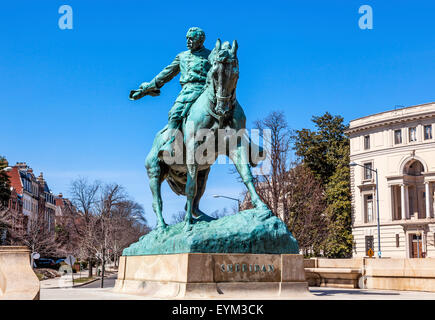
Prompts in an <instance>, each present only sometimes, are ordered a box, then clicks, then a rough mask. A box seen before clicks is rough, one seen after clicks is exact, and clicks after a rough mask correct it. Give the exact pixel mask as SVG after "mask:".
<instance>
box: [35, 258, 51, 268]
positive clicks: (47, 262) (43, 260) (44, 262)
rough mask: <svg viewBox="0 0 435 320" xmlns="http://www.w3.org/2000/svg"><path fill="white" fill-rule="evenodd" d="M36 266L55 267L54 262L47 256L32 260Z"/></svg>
mask: <svg viewBox="0 0 435 320" xmlns="http://www.w3.org/2000/svg"><path fill="white" fill-rule="evenodd" d="M34 262H35V264H36V267H38V268H53V269H56V263H55V262H54V260H53V259H49V258H39V259H36V260H34Z"/></svg>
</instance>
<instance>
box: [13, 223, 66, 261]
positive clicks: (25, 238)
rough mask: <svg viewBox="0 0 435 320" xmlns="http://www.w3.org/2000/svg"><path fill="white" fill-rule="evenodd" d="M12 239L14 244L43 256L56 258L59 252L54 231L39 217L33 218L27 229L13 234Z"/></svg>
mask: <svg viewBox="0 0 435 320" xmlns="http://www.w3.org/2000/svg"><path fill="white" fill-rule="evenodd" d="M11 238H12V239H13V240H12V241H13V242H15V243H17V244H18V243H19V244H22V245H25V246H27V247H28V248H29V249H30V250H31V251H32V252H38V253H39V254H40V255H41V256H55V255H57V253H58V250H59V245H58V243H57V242H56V239H55V235H54V230H49V228H48V226H47V222H46V221H44V219H42V218H41V217H39V216H36V217H31V218H30V219H29V220H28V222H27V228H23V229H19V230H17V231H13V232H11Z"/></svg>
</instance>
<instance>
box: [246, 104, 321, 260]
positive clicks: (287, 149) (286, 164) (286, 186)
mask: <svg viewBox="0 0 435 320" xmlns="http://www.w3.org/2000/svg"><path fill="white" fill-rule="evenodd" d="M256 127H257V128H258V129H260V130H264V129H269V130H270V133H271V134H270V139H271V140H270V141H267V142H268V144H269V145H270V150H269V151H268V152H269V154H268V157H269V159H270V166H271V170H270V173H268V174H264V175H261V176H258V177H257V178H256V181H255V185H256V189H257V191H258V194H259V196H260V197H261V198H262V200H263V201H264V202H265V203H266V204H267V205H268V207H269V208H270V209H271V210H272V212H273V213H274V214H275V215H276V216H278V217H279V218H280V219H281V220H282V221H283V222H284V223H285V224H286V225H287V226H288V227H289V229H290V230H291V231H292V233H293V235H294V236H295V238H296V239H297V240H298V243H299V246H300V248H301V249H302V250H304V252H305V253H308V252H315V253H316V252H318V250H319V247H320V245H321V242H322V241H323V240H324V239H325V236H326V227H325V226H326V220H325V219H326V218H325V216H324V210H325V208H326V204H325V200H324V197H325V194H324V190H323V188H322V184H321V183H320V182H319V181H317V180H316V178H315V177H314V175H313V174H312V173H311V171H310V170H309V169H308V168H306V167H305V166H303V165H302V164H300V163H297V162H292V161H290V156H291V150H292V149H291V143H292V140H291V137H292V135H291V131H290V129H289V127H288V125H287V122H286V121H285V118H284V114H283V112H272V113H271V114H269V115H268V116H267V117H266V118H265V119H263V120H259V121H257V122H256ZM251 207H252V204H251V203H250V198H249V195H248V194H247V195H246V196H245V200H244V201H243V204H242V208H243V209H247V208H251Z"/></svg>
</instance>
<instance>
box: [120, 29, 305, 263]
mask: <svg viewBox="0 0 435 320" xmlns="http://www.w3.org/2000/svg"><path fill="white" fill-rule="evenodd" d="M186 37H187V46H188V48H189V50H188V51H185V52H182V53H180V54H179V55H177V57H176V58H175V60H174V61H173V62H172V64H170V65H169V66H168V67H166V68H165V69H164V70H163V71H162V72H160V73H159V74H158V75H157V76H156V77H155V78H154V79H153V80H152V81H151V82H149V83H147V82H145V83H143V84H142V85H141V86H140V88H139V89H138V90H133V91H131V92H130V99H131V100H137V99H140V98H142V97H143V96H145V95H151V96H156V95H159V94H160V88H161V87H162V86H163V84H164V83H166V82H168V81H170V80H171V79H172V78H173V77H175V76H176V75H177V74H178V73H179V72H180V73H181V77H180V83H181V85H182V90H181V92H180V94H179V96H178V97H177V100H176V102H175V103H174V105H173V107H172V109H171V110H170V112H169V121H168V124H167V125H166V126H165V127H164V128H163V129H162V130H161V131H159V132H158V133H157V135H156V137H155V139H154V143H153V146H152V149H151V151H150V153H149V154H148V156H147V159H146V168H147V172H148V177H149V180H150V188H151V192H152V194H153V209H154V211H155V213H156V215H157V228H156V230H154V231H152V232H151V233H150V234H148V235H145V236H144V237H142V238H141V239H140V241H139V242H138V243H135V244H133V245H132V246H130V248H127V249H125V250H124V254H125V255H140V254H157V253H161V254H162V253H181V252H206V251H207V250H208V251H209V252H222V253H235V252H240V253H297V250H298V249H297V242H296V240H295V239H294V238H293V236H292V235H291V233H290V232H289V231H288V229H287V227H286V226H285V224H284V223H283V222H282V221H281V220H279V219H278V218H276V217H275V216H273V215H272V213H271V211H270V210H269V208H268V207H267V206H266V204H265V203H264V202H263V201H262V200H261V199H260V197H259V196H258V194H257V192H256V190H255V187H254V183H253V177H252V173H251V169H250V164H251V165H254V164H255V163H253V161H252V160H253V159H252V155H251V153H250V148H251V147H252V145H251V142H250V140H249V138H248V139H247V138H244V137H241V138H240V139H237V138H236V140H235V141H236V142H235V143H234V144H233V145H232V144H231V143H229V146H228V139H220V138H219V137H218V135H219V134H220V133H221V131H222V130H220V129H225V130H227V132H230V133H232V134H233V136H235V134H234V133H236V132H241V130H244V129H245V123H246V118H245V114H244V112H243V109H242V107H241V106H240V104H239V103H238V101H237V99H236V86H237V80H238V78H239V65H238V59H237V49H238V46H237V42H236V41H233V43H232V45H230V43H229V42H224V43H221V41H220V40H219V39H218V40H217V41H216V45H215V48H214V49H213V51H210V50H208V49H206V48H204V46H203V42H204V39H205V35H204V32H203V31H202V30H201V29H199V28H190V29H189V31H188V33H187V36H186ZM177 129H180V131H181V133H182V134H181V139H176V137H179V136H180V135H179V136H177V134H179V132H178V131H177ZM204 131H205V132H206V133H205V134H203V135H202V136H201V138H200V139H198V132H204ZM242 132H243V131H242ZM227 138H228V136H227ZM231 138H232V137H231V136H230V137H229V139H230V140H231ZM244 139H245V140H244ZM177 144H178V149H177V148H176V146H177ZM177 150H178V151H179V152H180V150H181V154H182V156H181V162H180V161H175V163H174V162H173V161H172V162H171V161H169V160H173V158H171V156H174V153H175V151H177ZM183 151H184V152H183ZM220 154H224V155H227V156H228V157H229V158H230V159H231V160H232V161H233V163H234V165H235V167H236V169H237V171H238V173H239V174H240V176H241V178H242V180H243V182H244V184H245V185H246V187H247V189H248V191H249V195H250V198H251V202H252V204H253V205H254V209H251V210H246V211H242V212H241V213H239V214H237V215H236V216H230V217H225V218H223V219H219V221H213V220H214V219H213V218H211V217H209V216H207V215H206V214H205V213H203V212H202V211H201V210H200V209H199V201H200V199H201V197H202V195H203V194H204V191H205V187H206V182H207V177H208V173H209V171H210V167H211V165H212V164H213V163H214V162H215V160H216V159H217V157H218V155H220ZM250 155H251V156H250ZM168 159H169V160H168ZM164 180H166V181H167V182H168V183H169V185H170V187H171V189H172V190H173V191H174V192H175V193H177V194H179V195H180V194H181V195H185V196H186V197H187V202H186V207H185V210H186V216H185V220H184V223H181V224H179V225H175V226H167V225H166V223H165V221H164V219H163V215H162V204H163V203H162V198H161V193H160V189H161V184H162V182H163V181H164ZM242 230H245V231H246V232H242ZM204 250H205V251H204Z"/></svg>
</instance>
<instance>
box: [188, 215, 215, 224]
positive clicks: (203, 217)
mask: <svg viewBox="0 0 435 320" xmlns="http://www.w3.org/2000/svg"><path fill="white" fill-rule="evenodd" d="M193 219H195V221H205V222H210V221H213V220H217V219H216V218H213V217H210V216H208V215H206V214H205V213H202V214H199V215H197V216H196V217H194V218H193Z"/></svg>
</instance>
